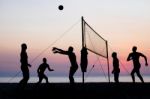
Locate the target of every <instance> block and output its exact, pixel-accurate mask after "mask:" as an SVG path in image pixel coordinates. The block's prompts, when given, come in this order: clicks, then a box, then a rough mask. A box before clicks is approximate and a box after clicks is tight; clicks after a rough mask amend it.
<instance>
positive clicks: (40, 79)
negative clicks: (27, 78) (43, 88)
mask: <svg viewBox="0 0 150 99" xmlns="http://www.w3.org/2000/svg"><path fill="white" fill-rule="evenodd" d="M42 80H43V76H42V75H41V74H39V82H38V84H40V83H41V82H42Z"/></svg>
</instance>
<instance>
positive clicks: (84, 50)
mask: <svg viewBox="0 0 150 99" xmlns="http://www.w3.org/2000/svg"><path fill="white" fill-rule="evenodd" d="M87 55H88V52H87V48H86V47H83V48H82V50H81V63H80V65H81V70H82V72H86V70H87V65H88V58H87Z"/></svg>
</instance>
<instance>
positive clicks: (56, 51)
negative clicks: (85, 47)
mask: <svg viewBox="0 0 150 99" xmlns="http://www.w3.org/2000/svg"><path fill="white" fill-rule="evenodd" d="M53 52H54V53H60V54H64V55H68V51H64V50H62V49H59V48H56V47H53Z"/></svg>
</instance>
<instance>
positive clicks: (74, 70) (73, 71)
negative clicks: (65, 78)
mask: <svg viewBox="0 0 150 99" xmlns="http://www.w3.org/2000/svg"><path fill="white" fill-rule="evenodd" d="M76 71H77V68H74V67H72V66H71V67H70V72H69V80H70V83H71V84H73V83H74V78H73V75H74V74H75V72H76Z"/></svg>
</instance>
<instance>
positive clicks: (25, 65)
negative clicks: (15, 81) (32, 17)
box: [20, 43, 31, 86]
mask: <svg viewBox="0 0 150 99" xmlns="http://www.w3.org/2000/svg"><path fill="white" fill-rule="evenodd" d="M26 50H27V45H26V44H25V43H23V44H22V45H21V54H20V57H21V59H20V62H21V70H22V73H23V79H22V80H21V81H20V84H23V86H25V85H26V84H27V82H28V80H29V69H28V66H29V67H31V65H30V64H28V55H27V52H26Z"/></svg>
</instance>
